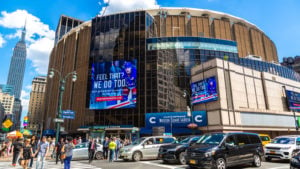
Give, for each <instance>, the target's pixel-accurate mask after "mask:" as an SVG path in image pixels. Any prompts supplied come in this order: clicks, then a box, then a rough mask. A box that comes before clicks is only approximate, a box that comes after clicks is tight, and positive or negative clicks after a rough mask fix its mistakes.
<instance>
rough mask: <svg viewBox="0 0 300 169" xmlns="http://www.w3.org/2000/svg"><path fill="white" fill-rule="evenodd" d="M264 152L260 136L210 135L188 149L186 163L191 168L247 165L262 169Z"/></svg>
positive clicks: (252, 134) (218, 168) (247, 134)
mask: <svg viewBox="0 0 300 169" xmlns="http://www.w3.org/2000/svg"><path fill="white" fill-rule="evenodd" d="M263 151H264V150H263V146H262V143H261V140H260V138H259V136H258V134H254V133H242V132H241V133H210V134H205V135H203V136H201V138H200V139H199V140H198V141H197V142H196V144H194V145H193V146H191V147H189V148H187V151H186V163H187V164H188V165H189V166H190V168H210V169H226V168H227V167H231V166H236V165H241V164H245V163H251V164H252V165H253V166H254V167H260V166H261V159H262V156H263V154H264V152H263Z"/></svg>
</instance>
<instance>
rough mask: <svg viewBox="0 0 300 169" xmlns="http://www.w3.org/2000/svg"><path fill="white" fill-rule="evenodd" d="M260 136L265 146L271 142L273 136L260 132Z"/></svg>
mask: <svg viewBox="0 0 300 169" xmlns="http://www.w3.org/2000/svg"><path fill="white" fill-rule="evenodd" d="M259 137H260V139H261V142H262V145H263V146H265V145H267V144H269V143H271V138H270V136H269V135H268V134H259Z"/></svg>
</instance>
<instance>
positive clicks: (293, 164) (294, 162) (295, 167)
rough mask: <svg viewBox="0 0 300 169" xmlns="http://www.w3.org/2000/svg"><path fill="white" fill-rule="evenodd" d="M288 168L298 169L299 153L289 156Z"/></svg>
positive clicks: (299, 168) (299, 166)
mask: <svg viewBox="0 0 300 169" xmlns="http://www.w3.org/2000/svg"><path fill="white" fill-rule="evenodd" d="M290 169H300V153H299V152H298V153H296V154H295V156H293V157H292V158H291V161H290Z"/></svg>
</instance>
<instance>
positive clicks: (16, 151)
mask: <svg viewBox="0 0 300 169" xmlns="http://www.w3.org/2000/svg"><path fill="white" fill-rule="evenodd" d="M22 141H23V140H22V139H21V138H18V139H17V141H16V142H15V143H13V145H12V152H13V159H12V165H13V166H14V167H15V166H16V163H17V161H18V160H19V157H20V152H21V150H22V147H23V143H22Z"/></svg>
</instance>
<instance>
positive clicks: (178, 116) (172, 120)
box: [146, 111, 207, 128]
mask: <svg viewBox="0 0 300 169" xmlns="http://www.w3.org/2000/svg"><path fill="white" fill-rule="evenodd" d="M190 123H195V124H197V126H198V127H201V126H207V115H206V111H193V113H192V117H189V116H188V115H187V112H163V113H146V128H151V127H157V126H164V127H165V128H170V127H171V126H173V127H184V128H186V127H187V126H188V125H189V124H190Z"/></svg>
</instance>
